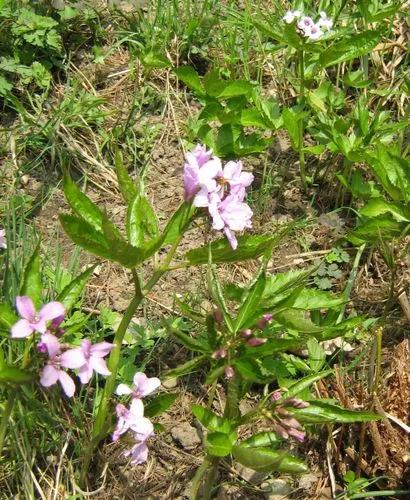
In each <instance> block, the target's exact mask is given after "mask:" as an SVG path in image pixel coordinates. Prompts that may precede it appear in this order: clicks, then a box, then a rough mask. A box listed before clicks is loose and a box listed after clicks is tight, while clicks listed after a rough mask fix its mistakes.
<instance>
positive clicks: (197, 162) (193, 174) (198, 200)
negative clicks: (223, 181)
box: [184, 145, 222, 207]
mask: <svg viewBox="0 0 410 500" xmlns="http://www.w3.org/2000/svg"><path fill="white" fill-rule="evenodd" d="M185 159H186V163H185V165H184V188H185V200H186V201H190V200H193V204H194V206H196V207H207V206H208V196H209V193H212V192H214V191H216V190H217V189H218V184H217V182H216V180H215V179H216V177H217V176H220V175H221V174H222V163H221V160H220V159H219V158H217V157H216V156H212V151H207V150H206V148H205V147H204V146H201V145H198V146H196V148H195V149H193V150H192V151H191V152H189V153H187V154H186V155H185Z"/></svg>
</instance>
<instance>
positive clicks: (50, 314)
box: [38, 302, 65, 321]
mask: <svg viewBox="0 0 410 500" xmlns="http://www.w3.org/2000/svg"><path fill="white" fill-rule="evenodd" d="M64 315H65V308H64V306H63V304H61V302H49V303H48V304H45V305H44V306H43V307H42V308H41V309H40V312H39V313H38V318H39V320H41V321H51V320H53V319H56V318H60V317H61V316H64Z"/></svg>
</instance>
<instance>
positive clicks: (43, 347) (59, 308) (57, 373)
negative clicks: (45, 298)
mask: <svg viewBox="0 0 410 500" xmlns="http://www.w3.org/2000/svg"><path fill="white" fill-rule="evenodd" d="M16 309H17V312H18V313H19V315H20V317H21V319H20V320H19V321H17V323H16V324H15V325H13V326H12V328H11V337H12V338H14V339H18V338H27V337H29V336H30V335H32V334H34V333H40V334H41V338H40V342H39V343H38V344H37V350H38V351H39V352H40V353H42V354H46V355H47V356H48V359H47V361H46V364H45V366H44V367H43V368H42V370H41V374H40V384H41V385H42V386H43V387H50V386H52V385H55V384H56V383H57V382H59V383H60V384H61V387H62V388H63V391H64V392H65V394H66V395H67V396H68V397H72V396H73V395H74V393H75V383H74V381H73V379H72V378H71V377H70V375H69V374H68V373H67V372H66V371H65V369H72V370H78V372H77V373H78V376H79V378H80V381H81V383H83V384H86V383H88V382H89V381H90V379H91V377H92V374H93V371H95V372H96V373H99V374H100V375H110V373H111V372H110V371H109V370H108V368H107V364H106V362H105V360H104V358H105V356H107V354H109V352H110V351H111V349H112V348H113V347H114V345H113V344H110V343H109V342H98V343H96V344H91V342H90V341H89V340H88V339H85V340H83V341H82V343H81V346H80V347H74V348H70V347H67V346H66V345H65V344H62V343H61V342H60V340H59V339H58V337H57V336H56V335H61V333H62V330H61V329H60V325H61V323H62V322H63V320H64V317H65V309H64V306H63V304H61V303H60V302H49V303H48V304H45V305H44V306H43V307H42V308H41V309H40V311H39V312H38V313H37V311H36V309H35V307H34V304H33V301H32V300H31V298H30V297H26V296H19V297H17V298H16Z"/></svg>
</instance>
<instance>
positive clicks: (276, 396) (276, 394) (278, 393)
mask: <svg viewBox="0 0 410 500" xmlns="http://www.w3.org/2000/svg"><path fill="white" fill-rule="evenodd" d="M281 397H282V391H281V390H280V389H278V390H277V391H274V392H272V394H271V397H270V398H271V400H272V401H278V400H279V399H280V398H281Z"/></svg>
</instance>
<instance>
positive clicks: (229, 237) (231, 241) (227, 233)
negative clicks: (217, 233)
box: [224, 227, 238, 250]
mask: <svg viewBox="0 0 410 500" xmlns="http://www.w3.org/2000/svg"><path fill="white" fill-rule="evenodd" d="M224 233H225V236H226V238H227V240H228V241H229V244H230V245H231V247H232V250H236V249H237V248H238V240H237V239H236V236H235V233H234V232H233V231H231V230H230V229H229V227H226V228H225V229H224Z"/></svg>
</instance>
